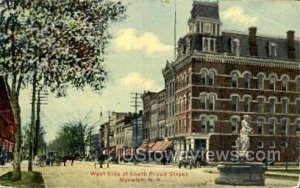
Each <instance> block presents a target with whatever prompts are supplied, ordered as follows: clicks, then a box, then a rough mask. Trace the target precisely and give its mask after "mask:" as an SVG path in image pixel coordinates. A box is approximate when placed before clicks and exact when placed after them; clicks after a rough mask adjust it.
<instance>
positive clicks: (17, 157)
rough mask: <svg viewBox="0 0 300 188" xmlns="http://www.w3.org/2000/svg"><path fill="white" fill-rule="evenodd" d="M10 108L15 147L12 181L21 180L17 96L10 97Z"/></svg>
mask: <svg viewBox="0 0 300 188" xmlns="http://www.w3.org/2000/svg"><path fill="white" fill-rule="evenodd" d="M10 102H11V107H12V110H13V114H14V120H15V125H16V133H15V147H14V161H13V179H14V180H21V178H22V175H21V146H22V134H21V108H20V106H19V100H18V96H17V95H14V96H12V97H11V101H10Z"/></svg>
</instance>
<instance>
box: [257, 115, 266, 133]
mask: <svg viewBox="0 0 300 188" xmlns="http://www.w3.org/2000/svg"><path fill="white" fill-rule="evenodd" d="M256 123H257V129H258V126H259V125H260V123H262V132H261V133H258V132H257V134H262V135H263V134H265V131H264V127H265V123H266V118H265V117H261V116H259V117H257V120H256Z"/></svg>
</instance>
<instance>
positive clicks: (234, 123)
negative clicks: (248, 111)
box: [231, 117, 239, 133]
mask: <svg viewBox="0 0 300 188" xmlns="http://www.w3.org/2000/svg"><path fill="white" fill-rule="evenodd" d="M238 128H239V118H238V117H232V118H231V132H232V133H238Z"/></svg>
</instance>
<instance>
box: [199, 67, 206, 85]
mask: <svg viewBox="0 0 300 188" xmlns="http://www.w3.org/2000/svg"><path fill="white" fill-rule="evenodd" d="M200 77H201V78H200V83H201V84H202V85H205V84H206V77H207V72H206V71H205V70H201V72H200Z"/></svg>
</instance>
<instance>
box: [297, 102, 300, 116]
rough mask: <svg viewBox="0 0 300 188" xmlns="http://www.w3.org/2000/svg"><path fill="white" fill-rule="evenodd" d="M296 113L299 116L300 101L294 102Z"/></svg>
mask: <svg viewBox="0 0 300 188" xmlns="http://www.w3.org/2000/svg"><path fill="white" fill-rule="evenodd" d="M296 111H297V114H300V99H297V100H296Z"/></svg>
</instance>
